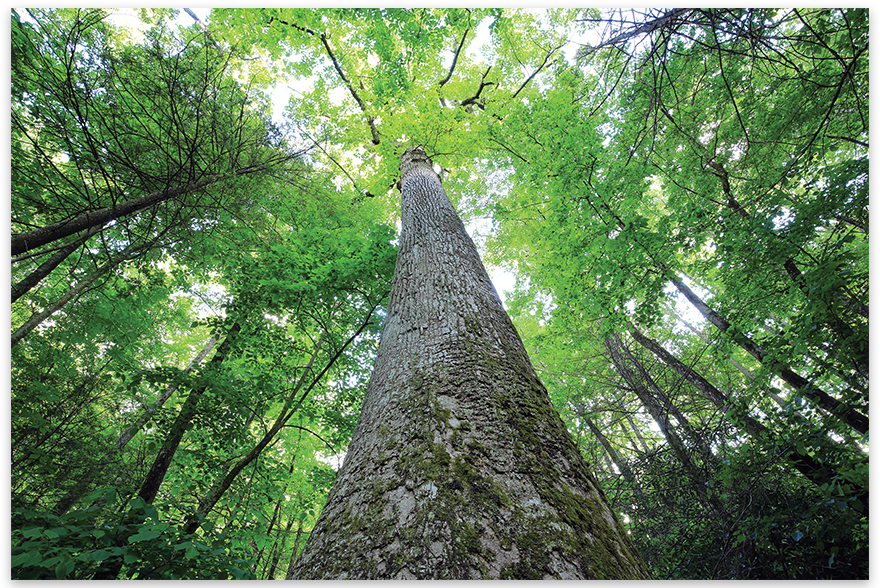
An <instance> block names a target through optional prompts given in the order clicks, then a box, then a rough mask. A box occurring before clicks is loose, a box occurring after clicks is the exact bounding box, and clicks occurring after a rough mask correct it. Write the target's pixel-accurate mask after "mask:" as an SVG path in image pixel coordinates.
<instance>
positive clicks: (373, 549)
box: [293, 147, 649, 579]
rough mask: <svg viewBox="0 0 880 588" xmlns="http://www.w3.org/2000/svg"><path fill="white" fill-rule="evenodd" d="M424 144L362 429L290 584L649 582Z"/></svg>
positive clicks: (409, 155) (405, 196) (410, 162)
mask: <svg viewBox="0 0 880 588" xmlns="http://www.w3.org/2000/svg"><path fill="white" fill-rule="evenodd" d="M432 165H433V164H432V162H431V160H430V158H429V157H428V155H427V154H426V153H425V151H424V149H423V148H421V147H415V148H411V149H407V150H406V151H405V153H404V154H403V156H402V158H401V165H400V169H401V178H400V181H399V183H398V188H399V189H400V191H401V199H402V233H401V237H400V247H399V250H398V256H397V264H396V267H395V271H394V279H393V282H392V287H391V295H390V301H389V306H388V313H387V316H386V319H385V325H384V329H383V333H382V340H381V343H380V346H379V351H378V356H377V358H376V363H375V367H374V370H373V374H372V377H371V378H370V382H369V385H368V387H367V392H366V397H365V399H364V404H363V409H362V411H361V414H360V420H359V422H358V426H357V428H356V430H355V433H354V436H353V438H352V441H351V444H350V445H349V448H348V452H347V455H346V458H345V461H344V463H343V465H342V468H341V469H340V470H339V472H338V476H337V480H336V484H335V486H334V487H333V490H332V491H331V494H330V497H329V499H328V502H327V505H326V506H325V508H324V511H323V513H322V514H321V516H320V518H319V520H318V522H317V523H316V525H315V528H314V530H313V532H312V534H311V536H310V538H309V541H308V543H307V544H306V546H305V548H304V551H303V554H302V556H301V558H300V560H299V561H298V563H297V565H296V568H295V569H294V573H293V577H294V578H295V579H309V578H312V579H317V578H321V579H356V578H360V579H377V578H395V579H430V578H434V579H440V578H455V579H476V578H532V579H540V578H559V579H587V578H598V579H611V578H636V579H645V578H648V577H649V573H648V571H647V568H646V567H645V566H644V564H643V563H642V561H641V559H640V558H639V556H638V555H637V553H636V552H635V550H634V548H633V546H632V544H631V542H630V540H629V538H628V536H627V534H626V531H625V530H624V529H623V527H622V525H621V524H620V523H619V521H618V520H617V518H616V516H615V514H614V512H613V511H612V510H611V508H610V506H609V504H608V502H607V500H606V498H605V496H604V495H603V493H602V491H601V490H600V489H599V486H598V484H597V482H596V479H595V477H594V476H593V474H592V473H591V472H590V470H589V469H588V466H587V464H586V462H585V461H584V460H583V458H582V457H581V455H580V453H579V452H578V450H577V448H576V447H575V445H574V443H573V442H572V440H571V438H570V437H569V434H568V432H567V430H566V428H565V425H564V424H563V423H562V420H561V419H560V417H559V415H558V414H557V413H556V411H555V410H554V408H553V405H552V404H551V402H550V399H549V396H548V395H547V392H546V390H545V388H544V386H543V384H542V383H541V381H540V380H539V379H538V376H537V375H536V373H535V371H534V369H533V368H532V365H531V363H530V361H529V358H528V355H527V353H526V351H525V348H524V347H523V344H522V341H521V340H520V337H519V334H518V333H517V331H516V328H515V327H514V326H513V323H512V322H511V321H510V318H509V317H508V315H507V313H506V311H505V310H504V308H503V306H502V304H501V301H500V299H499V297H498V294H497V293H496V291H495V289H494V287H493V286H492V283H491V281H490V280H489V277H488V275H487V273H486V270H485V269H484V267H483V265H482V262H481V261H480V257H479V254H478V253H477V250H476V248H475V246H474V244H473V241H472V240H471V239H470V237H469V236H468V234H467V232H466V231H465V228H464V225H463V224H462V222H461V220H460V219H459V217H458V215H457V214H456V211H455V209H454V207H453V205H452V203H451V202H450V200H449V198H448V196H447V195H446V192H445V191H444V189H443V187H442V185H441V183H440V178H439V176H438V175H437V174H436V173H435V171H434V169H433V167H432Z"/></svg>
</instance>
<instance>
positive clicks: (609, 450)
mask: <svg viewBox="0 0 880 588" xmlns="http://www.w3.org/2000/svg"><path fill="white" fill-rule="evenodd" d="M580 417H581V418H582V419H584V422H585V423H587V426H588V427H589V428H590V432H591V433H593V435H594V436H595V437H596V439H598V440H599V443H600V444H601V445H602V447H603V448H604V449H605V453H606V454H608V457H609V458H611V461H612V463H614V465H616V466H617V469H619V470H620V473H621V474H623V477H624V478H625V479H626V481H627V482H628V483H629V484H630V485H632V487H633V489H636V490H638V481H637V480H636V476H635V474H633V471H632V469H630V467H629V464H627V463H626V460H625V459H624V458H623V457H621V455H620V454H619V453H617V450H616V449H614V446H613V445H612V444H611V441H609V440H608V437H606V436H605V434H604V433H602V430H601V429H600V428H599V427H597V426H596V423H594V422H593V421H592V419H590V417H588V416H587V415H586V413H582V414H581V415H580Z"/></svg>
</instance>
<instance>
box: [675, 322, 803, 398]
mask: <svg viewBox="0 0 880 588" xmlns="http://www.w3.org/2000/svg"><path fill="white" fill-rule="evenodd" d="M673 314H674V313H673ZM675 318H676V319H678V321H679V322H680V323H681V324H683V325H684V326H685V327H687V328H688V330H689V331H690V332H691V333H693V334H694V335H696V336H697V337H698V338H699V339H700V341H702V342H703V343H705V344H706V345H712V342H711V341H710V340H709V338H708V337H706V335H704V334H703V333H702V331H700V330H699V329H697V328H695V327H694V326H693V325H692V324H690V323H689V322H687V321H686V320H684V319H683V318H681V317H680V316H678V315H677V314H676V315H675ZM727 363H729V364H730V365H732V366H733V367H735V368H736V369H737V370H738V371H739V373H741V374H742V375H744V376H745V377H747V378H748V379H749V380H751V381H753V382H754V381H755V379H756V378H755V374H753V373H752V371H751V370H750V369H749V368H747V367H745V366H743V365H742V364H741V363H739V362H738V361H736V360H735V359H733V358H732V357H730V356H729V355H728V356H727ZM764 391H765V392H766V393H767V395H768V396H769V397H770V398H772V399H773V402H775V403H776V404H777V405H778V406H779V408H781V409H783V410H785V407H786V406H788V404H789V403H788V402H786V401H785V399H783V398H782V397H781V396H780V395H779V394H777V393H776V392H774V391H773V390H771V389H769V388H765V389H764Z"/></svg>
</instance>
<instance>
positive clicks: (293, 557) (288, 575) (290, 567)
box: [284, 520, 303, 580]
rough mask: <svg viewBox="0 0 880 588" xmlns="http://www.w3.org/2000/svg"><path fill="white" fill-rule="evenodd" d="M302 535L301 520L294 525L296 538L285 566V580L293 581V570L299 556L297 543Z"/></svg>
mask: <svg viewBox="0 0 880 588" xmlns="http://www.w3.org/2000/svg"><path fill="white" fill-rule="evenodd" d="M302 534H303V522H302V520H299V521H297V523H296V537H294V539H293V551H291V552H290V563H288V564H287V573H286V574H285V575H284V579H285V580H292V579H293V570H294V569H295V564H296V560H297V556H298V554H299V541H300V539H301V538H302Z"/></svg>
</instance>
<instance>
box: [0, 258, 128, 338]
mask: <svg viewBox="0 0 880 588" xmlns="http://www.w3.org/2000/svg"><path fill="white" fill-rule="evenodd" d="M127 257H128V255H125V254H123V255H117V256H115V257H113V258H112V259H111V260H110V261H108V262H107V263H105V264H104V265H102V266H101V267H99V268H98V269H97V270H95V271H94V272H92V274H91V275H90V276H88V277H86V278H84V279H82V280H80V281H79V283H78V284H77V285H76V286H74V287H72V288H71V289H70V290H68V291H67V292H65V293H64V294H62V295H61V296H59V297H58V299H57V300H55V302H53V303H52V304H50V305H49V306H47V307H46V308H44V309H43V310H41V311H39V312H35V313H34V314H32V315H31V317H30V318H29V319H28V320H27V321H26V322H25V323H24V324H23V325H21V326H20V327H18V329H16V330H15V332H14V333H13V334H12V343H11V345H16V344H17V343H18V342H19V341H21V340H22V339H24V338H25V337H26V336H27V335H28V333H30V332H31V331H33V330H34V329H35V328H37V326H39V324H40V323H42V322H43V321H44V320H46V319H47V318H49V317H50V316H52V315H53V314H55V313H56V312H57V311H58V310H60V309H61V308H63V307H64V305H65V304H67V303H68V302H70V301H71V300H73V298H75V297H76V296H78V295H80V294H82V293H83V292H84V291H85V289H86V288H88V287H89V286H90V285H92V283H94V282H95V281H97V280H98V278H100V277H102V276H103V275H104V274H106V273H107V272H109V271H110V270H111V269H113V268H115V267H116V266H118V265H119V264H120V263H122V262H123V261H125V259H126V258H127Z"/></svg>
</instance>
